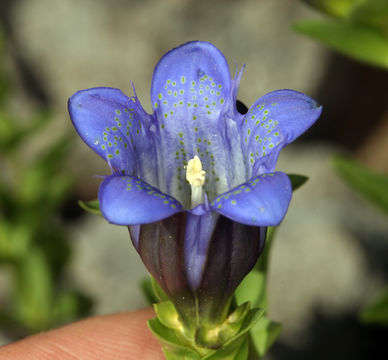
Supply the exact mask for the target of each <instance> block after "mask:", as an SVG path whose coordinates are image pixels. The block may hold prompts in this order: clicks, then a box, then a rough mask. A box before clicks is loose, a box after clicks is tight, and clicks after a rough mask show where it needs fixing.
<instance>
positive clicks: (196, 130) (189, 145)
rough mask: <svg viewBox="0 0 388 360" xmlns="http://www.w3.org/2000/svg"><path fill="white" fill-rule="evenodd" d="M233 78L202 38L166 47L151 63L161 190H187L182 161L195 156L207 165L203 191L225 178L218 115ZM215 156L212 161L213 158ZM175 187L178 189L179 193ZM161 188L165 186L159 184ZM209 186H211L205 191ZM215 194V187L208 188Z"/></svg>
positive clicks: (222, 127) (224, 149)
mask: <svg viewBox="0 0 388 360" xmlns="http://www.w3.org/2000/svg"><path fill="white" fill-rule="evenodd" d="M231 97H232V80H231V76H230V72H229V66H228V63H227V62H226V59H225V57H224V56H223V54H222V53H221V52H220V51H219V50H218V49H217V48H216V47H215V46H213V45H211V44H210V43H207V42H200V41H196V42H189V43H187V44H184V45H182V46H180V47H178V48H176V49H173V50H172V51H170V52H168V53H167V54H166V55H165V56H164V57H163V58H162V59H161V60H160V61H159V63H158V65H157V66H156V68H155V71H154V74H153V79H152V88H151V101H152V105H153V108H154V111H155V114H156V117H157V123H158V130H159V134H160V141H159V143H160V147H159V149H160V151H161V154H162V155H161V158H162V159H163V161H164V162H165V163H168V166H164V171H165V173H164V176H161V177H163V178H164V179H166V191H167V192H168V193H170V194H173V195H174V196H175V197H177V198H179V199H181V198H184V197H185V194H189V192H190V187H189V185H188V184H187V183H186V182H185V181H182V179H185V166H186V165H187V162H188V161H189V159H191V158H193V157H194V155H197V156H198V157H199V158H200V159H201V162H202V165H203V168H204V169H206V179H207V182H206V183H205V190H206V191H207V192H208V194H209V192H210V193H212V191H211V190H210V189H209V187H210V186H211V187H215V184H217V183H222V182H226V179H225V176H226V174H229V173H230V172H231V171H229V170H228V169H225V167H226V168H227V167H228V166H229V161H228V158H229V154H228V144H227V141H228V140H227V139H225V136H224V132H225V128H226V126H225V123H224V120H225V119H224V117H223V114H224V113H225V111H226V110H227V109H229V103H230V101H231ZM216 159H217V162H216ZM179 187H180V188H181V192H179ZM163 189H164V188H163ZM209 190H210V191H209ZM213 192H214V193H216V191H215V190H214V191H213Z"/></svg>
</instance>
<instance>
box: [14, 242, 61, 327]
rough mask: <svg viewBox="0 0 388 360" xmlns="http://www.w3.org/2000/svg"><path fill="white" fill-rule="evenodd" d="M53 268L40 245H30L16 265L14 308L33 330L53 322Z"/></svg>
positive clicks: (23, 322) (21, 320)
mask: <svg viewBox="0 0 388 360" xmlns="http://www.w3.org/2000/svg"><path fill="white" fill-rule="evenodd" d="M53 295H54V294H53V282H52V277H51V271H50V268H49V266H48V264H47V261H46V259H45V257H44V255H43V253H42V252H41V250H40V249H37V248H35V249H31V250H30V251H29V253H28V254H27V255H26V257H25V258H24V259H21V261H20V266H19V267H18V268H17V284H16V294H15V301H14V303H13V306H14V310H15V312H16V314H17V316H18V318H19V321H20V322H21V323H22V324H23V325H24V326H26V327H27V328H29V329H30V330H31V331H41V330H45V329H47V327H48V326H49V325H50V317H51V311H52V306H53V302H52V301H53Z"/></svg>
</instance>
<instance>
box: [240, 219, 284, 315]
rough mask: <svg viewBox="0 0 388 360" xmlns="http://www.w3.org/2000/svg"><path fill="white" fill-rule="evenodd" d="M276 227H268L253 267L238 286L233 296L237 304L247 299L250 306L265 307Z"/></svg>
mask: <svg viewBox="0 0 388 360" xmlns="http://www.w3.org/2000/svg"><path fill="white" fill-rule="evenodd" d="M276 229H277V227H269V228H268V230H267V239H266V243H265V247H264V250H263V253H262V254H261V255H260V257H259V260H258V261H257V263H256V265H255V267H254V268H253V269H252V271H251V272H250V273H249V274H248V275H247V276H246V277H245V278H244V280H243V281H242V282H241V284H240V285H239V286H238V288H237V290H236V292H235V297H236V301H237V304H241V303H243V302H245V301H249V302H250V303H251V304H252V307H255V308H256V307H259V308H262V309H265V310H266V309H267V272H268V265H269V256H270V252H271V246H272V242H273V238H274V235H275V232H276Z"/></svg>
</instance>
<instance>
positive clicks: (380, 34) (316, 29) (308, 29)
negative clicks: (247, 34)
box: [294, 0, 388, 69]
mask: <svg viewBox="0 0 388 360" xmlns="http://www.w3.org/2000/svg"><path fill="white" fill-rule="evenodd" d="M303 1H304V2H305V3H308V4H309V5H311V6H313V7H314V8H316V9H317V10H319V11H321V12H322V13H324V14H325V15H327V16H328V18H327V19H322V20H303V21H299V22H297V23H296V24H294V29H295V30H296V31H297V32H299V33H301V34H304V35H307V36H310V37H312V38H314V39H316V40H319V41H321V42H322V43H324V44H325V45H327V46H329V47H330V48H332V49H334V50H336V51H339V52H341V53H343V54H345V55H348V56H350V57H353V58H355V59H357V60H360V61H363V62H366V63H369V64H372V65H375V66H379V67H382V68H384V69H388V0H303Z"/></svg>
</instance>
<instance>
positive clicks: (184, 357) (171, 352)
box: [162, 346, 201, 360]
mask: <svg viewBox="0 0 388 360" xmlns="http://www.w3.org/2000/svg"><path fill="white" fill-rule="evenodd" d="M162 350H163V353H164V356H165V357H166V360H200V359H201V357H200V355H199V354H198V353H196V352H194V351H192V350H190V349H188V348H178V349H173V348H169V347H168V346H165V347H163V349H162Z"/></svg>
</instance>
